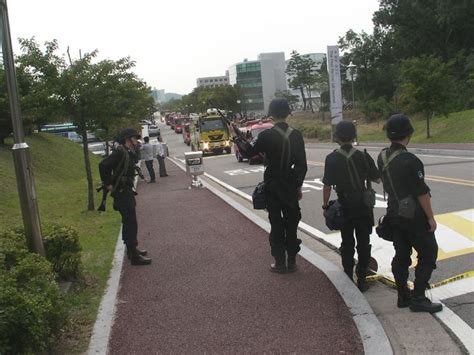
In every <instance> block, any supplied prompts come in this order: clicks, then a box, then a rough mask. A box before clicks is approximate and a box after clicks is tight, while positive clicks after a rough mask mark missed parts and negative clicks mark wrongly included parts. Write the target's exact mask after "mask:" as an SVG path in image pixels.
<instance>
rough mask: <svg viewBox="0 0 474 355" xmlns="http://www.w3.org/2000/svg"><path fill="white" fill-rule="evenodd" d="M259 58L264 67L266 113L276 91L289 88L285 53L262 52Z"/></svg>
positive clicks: (263, 80) (263, 85) (263, 82)
mask: <svg viewBox="0 0 474 355" xmlns="http://www.w3.org/2000/svg"><path fill="white" fill-rule="evenodd" d="M258 59H259V60H260V63H261V67H262V90H263V104H264V113H266V112H268V106H269V105H270V102H271V101H272V99H274V98H275V92H277V91H283V90H287V89H288V85H287V81H286V74H285V69H286V61H285V53H284V52H275V53H261V54H259V55H258Z"/></svg>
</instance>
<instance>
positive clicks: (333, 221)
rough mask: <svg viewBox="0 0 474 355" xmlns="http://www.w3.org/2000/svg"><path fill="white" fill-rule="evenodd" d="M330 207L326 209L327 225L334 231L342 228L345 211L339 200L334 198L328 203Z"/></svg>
mask: <svg viewBox="0 0 474 355" xmlns="http://www.w3.org/2000/svg"><path fill="white" fill-rule="evenodd" d="M328 206H329V207H328V208H327V210H326V211H324V218H325V220H326V226H327V227H328V228H329V229H330V230H332V231H334V230H341V229H342V227H343V226H344V223H345V217H344V211H343V209H342V205H341V204H340V203H339V201H338V200H335V201H334V200H332V201H329V203H328Z"/></svg>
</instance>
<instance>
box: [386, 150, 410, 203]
mask: <svg viewBox="0 0 474 355" xmlns="http://www.w3.org/2000/svg"><path fill="white" fill-rule="evenodd" d="M404 153H408V152H407V151H406V150H404V149H397V150H396V151H394V152H393V153H392V154H391V155H390V156H388V149H385V150H383V151H382V152H381V153H380V156H381V157H382V162H383V167H382V179H383V174H384V173H386V174H385V175H386V176H387V179H388V183H389V184H390V187H391V188H392V191H393V194H394V196H395V199H396V200H397V201H399V199H398V195H397V191H396V190H395V186H394V185H393V180H392V175H391V174H390V170H389V169H388V166H389V165H390V163H391V162H392V160H393V159H395V158H396V157H397V156H399V155H400V154H404Z"/></svg>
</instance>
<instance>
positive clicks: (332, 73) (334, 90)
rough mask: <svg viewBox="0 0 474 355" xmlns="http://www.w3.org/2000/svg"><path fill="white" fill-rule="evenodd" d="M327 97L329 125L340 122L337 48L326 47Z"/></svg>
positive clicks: (339, 67)
mask: <svg viewBox="0 0 474 355" xmlns="http://www.w3.org/2000/svg"><path fill="white" fill-rule="evenodd" d="M327 61H328V74H329V95H330V99H331V103H330V104H331V123H332V124H333V125H336V124H338V123H339V122H341V121H342V92H341V64H340V62H339V47H338V46H328V57H327Z"/></svg>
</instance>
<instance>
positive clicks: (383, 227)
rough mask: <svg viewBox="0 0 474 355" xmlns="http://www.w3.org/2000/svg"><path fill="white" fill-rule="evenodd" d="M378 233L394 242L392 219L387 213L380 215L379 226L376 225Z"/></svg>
mask: <svg viewBox="0 0 474 355" xmlns="http://www.w3.org/2000/svg"><path fill="white" fill-rule="evenodd" d="M375 232H376V233H377V235H378V236H379V237H380V238H382V239H384V240H386V241H389V242H393V230H392V227H391V225H390V220H389V218H387V216H386V215H384V216H382V217H380V219H379V223H378V225H377V227H375Z"/></svg>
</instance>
